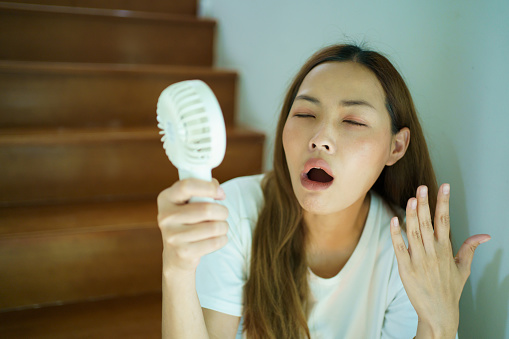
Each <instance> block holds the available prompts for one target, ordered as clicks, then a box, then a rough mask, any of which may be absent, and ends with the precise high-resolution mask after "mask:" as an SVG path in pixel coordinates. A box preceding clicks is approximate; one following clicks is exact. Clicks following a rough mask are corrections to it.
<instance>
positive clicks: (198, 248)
mask: <svg viewBox="0 0 509 339" xmlns="http://www.w3.org/2000/svg"><path fill="white" fill-rule="evenodd" d="M227 242H228V237H227V236H226V235H223V236H220V237H215V238H210V239H205V240H201V241H197V242H193V243H189V244H186V245H185V246H181V247H179V248H177V250H176V252H177V255H178V256H179V257H180V258H181V259H186V260H193V259H196V258H201V257H203V256H204V255H206V254H209V253H212V252H214V251H217V250H218V249H220V248H222V247H224V245H226V244H227Z"/></svg>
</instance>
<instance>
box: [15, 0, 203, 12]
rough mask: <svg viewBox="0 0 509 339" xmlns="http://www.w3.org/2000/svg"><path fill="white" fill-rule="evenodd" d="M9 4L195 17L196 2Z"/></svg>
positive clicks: (52, 0)
mask: <svg viewBox="0 0 509 339" xmlns="http://www.w3.org/2000/svg"><path fill="white" fill-rule="evenodd" d="M9 2H15V3H24V4H39V5H52V6H70V7H84V8H104V9H121V10H129V11H143V12H156V13H168V14H180V15H196V12H197V3H196V0H171V1H168V0H150V1H126V0H108V1H104V0H10V1H9Z"/></svg>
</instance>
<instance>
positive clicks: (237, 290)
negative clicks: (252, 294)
mask: <svg viewBox="0 0 509 339" xmlns="http://www.w3.org/2000/svg"><path fill="white" fill-rule="evenodd" d="M246 180H247V179H241V180H240V181H239V180H236V181H233V182H227V183H226V184H223V185H222V187H223V189H224V190H225V193H226V200H225V201H224V202H221V203H222V204H223V205H225V206H226V207H227V208H228V212H229V214H228V219H227V222H228V225H229V230H228V234H227V236H228V243H227V244H226V245H225V246H224V247H223V248H221V249H219V250H217V251H215V252H213V253H210V254H208V255H205V256H204V257H202V258H201V260H200V264H199V265H198V268H197V270H196V291H197V293H198V298H199V300H200V304H201V306H202V307H203V308H208V309H211V310H214V311H218V312H221V313H226V314H229V315H234V316H238V317H241V316H242V310H243V290H244V284H245V283H246V280H247V275H248V265H249V262H248V261H249V254H250V252H251V241H252V235H251V233H252V229H251V228H252V223H253V218H256V216H257V205H256V204H255V203H254V204H253V203H250V201H252V200H253V199H255V200H256V198H257V196H258V195H259V194H260V192H261V190H260V189H257V188H258V187H259V181H256V184H258V186H257V185H256V184H253V183H252V181H253V180H251V181H248V182H247V183H248V184H247V185H246ZM258 191H260V192H258Z"/></svg>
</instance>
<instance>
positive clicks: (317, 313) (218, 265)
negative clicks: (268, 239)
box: [196, 175, 417, 339]
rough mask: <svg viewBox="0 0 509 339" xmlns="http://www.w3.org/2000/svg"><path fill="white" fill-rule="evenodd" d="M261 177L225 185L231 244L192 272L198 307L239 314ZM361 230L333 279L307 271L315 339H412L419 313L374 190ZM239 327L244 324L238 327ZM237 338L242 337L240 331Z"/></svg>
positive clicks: (383, 208)
mask: <svg viewBox="0 0 509 339" xmlns="http://www.w3.org/2000/svg"><path fill="white" fill-rule="evenodd" d="M262 179H263V175H256V176H250V177H241V178H237V179H233V180H230V181H228V182H227V183H225V184H223V185H222V187H223V188H224V190H225V192H226V200H225V201H223V202H221V203H222V204H224V205H225V206H226V207H228V210H229V217H228V224H229V226H230V229H229V231H228V244H227V245H226V246H225V247H223V248H222V249H220V250H218V251H216V252H214V253H211V254H209V255H206V256H204V257H203V258H202V259H201V262H200V264H199V265H198V269H197V272H196V289H197V292H198V296H199V299H200V304H201V306H202V307H204V308H208V309H211V310H215V311H218V312H222V313H226V314H230V315H234V316H239V317H241V316H242V311H243V288H244V284H245V283H246V281H247V279H248V274H249V266H250V257H251V243H252V237H253V231H254V228H255V226H256V222H257V218H258V214H259V212H260V210H261V208H262V207H263V192H262V189H261V186H260V183H261V180H262ZM370 194H371V202H370V208H369V213H368V217H367V219H366V225H365V226H364V230H363V232H362V235H361V237H360V239H359V243H358V245H357V247H356V248H355V250H354V252H353V254H352V256H351V257H350V259H349V260H348V262H347V263H346V265H345V266H344V267H343V269H342V270H341V271H340V272H339V273H338V274H337V275H336V276H334V277H332V278H330V279H323V278H320V277H318V276H316V275H315V274H314V273H313V272H312V271H311V270H309V271H308V274H309V275H308V277H309V286H310V290H311V295H310V302H311V305H312V308H311V312H310V314H309V317H308V326H309V330H310V332H311V337H312V338H313V339H333V338H342V339H348V338H352V339H363V338H405V339H408V338H413V337H414V336H415V334H416V330H417V314H416V313H415V310H414V308H413V307H412V305H411V303H410V301H409V299H408V297H407V294H406V292H405V289H404V288H403V284H402V283H401V280H400V277H399V273H398V265H397V261H396V256H395V254H394V249H393V246H392V241H391V235H390V229H389V225H390V220H391V218H392V217H393V216H394V212H393V211H392V210H391V209H390V207H389V206H388V205H387V204H386V203H385V202H384V200H383V199H382V198H381V197H380V196H379V195H377V194H376V193H375V192H370ZM241 326H242V323H241ZM237 338H243V336H242V333H241V327H240V326H239V332H238V335H237Z"/></svg>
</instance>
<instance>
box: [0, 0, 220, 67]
mask: <svg viewBox="0 0 509 339" xmlns="http://www.w3.org/2000/svg"><path fill="white" fill-rule="evenodd" d="M214 30H215V21H213V20H210V19H201V18H200V19H199V18H195V17H189V16H178V15H170V14H164V13H149V12H136V11H125V10H121V11H119V10H111V9H93V8H78V7H63V6H47V5H34V4H22V3H8V2H0V46H2V48H1V49H0V59H6V60H35V61H64V62H99V63H100V62H105V63H139V64H174V65H194V66H212V63H213V50H214V48H213V46H214Z"/></svg>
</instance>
